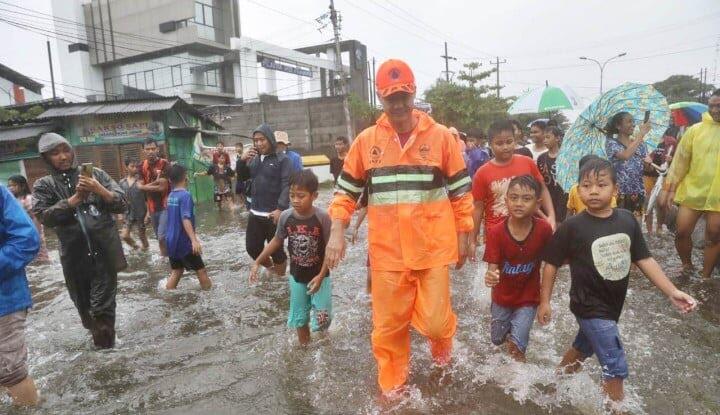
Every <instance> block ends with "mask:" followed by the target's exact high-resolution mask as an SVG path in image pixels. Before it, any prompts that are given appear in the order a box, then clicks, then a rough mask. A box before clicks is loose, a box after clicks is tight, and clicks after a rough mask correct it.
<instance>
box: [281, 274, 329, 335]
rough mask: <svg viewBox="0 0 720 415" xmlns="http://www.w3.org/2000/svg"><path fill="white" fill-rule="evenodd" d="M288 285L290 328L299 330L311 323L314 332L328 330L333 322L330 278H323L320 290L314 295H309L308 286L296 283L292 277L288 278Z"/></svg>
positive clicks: (288, 323) (288, 322)
mask: <svg viewBox="0 0 720 415" xmlns="http://www.w3.org/2000/svg"><path fill="white" fill-rule="evenodd" d="M288 285H289V286H290V312H289V313H288V321H287V325H288V327H290V328H295V329H298V328H300V327H305V326H307V325H308V323H310V329H311V330H312V331H321V330H327V328H328V327H330V321H331V320H332V283H331V282H330V276H329V275H328V276H327V277H325V278H323V282H322V284H320V289H319V290H318V291H317V292H316V293H315V294H313V295H309V294H308V293H307V290H308V287H307V284H303V283H299V282H296V281H295V278H294V277H293V276H292V275H290V276H288ZM311 313H312V315H311ZM311 317H312V318H311Z"/></svg>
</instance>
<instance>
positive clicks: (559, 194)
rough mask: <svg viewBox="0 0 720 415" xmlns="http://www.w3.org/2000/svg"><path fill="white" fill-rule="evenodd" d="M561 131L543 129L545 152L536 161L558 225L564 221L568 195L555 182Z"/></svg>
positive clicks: (557, 129) (551, 128) (554, 128)
mask: <svg viewBox="0 0 720 415" xmlns="http://www.w3.org/2000/svg"><path fill="white" fill-rule="evenodd" d="M562 135H563V133H562V130H561V129H560V128H558V127H555V126H549V127H547V128H546V129H545V147H547V149H548V150H547V151H546V152H544V153H542V154H540V156H538V159H537V165H538V168H539V169H540V173H542V175H543V179H545V185H546V186H547V188H548V192H550V197H551V198H552V204H553V209H554V210H555V219H556V220H557V222H558V223H560V222H562V221H564V220H565V215H566V213H567V201H568V195H567V193H565V190H563V188H562V187H561V186H560V183H558V182H557V174H556V169H555V162H556V161H557V157H558V154H559V153H560V142H561V141H562Z"/></svg>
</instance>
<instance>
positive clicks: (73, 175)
mask: <svg viewBox="0 0 720 415" xmlns="http://www.w3.org/2000/svg"><path fill="white" fill-rule="evenodd" d="M38 153H40V156H41V157H42V158H43V160H45V162H46V163H47V165H48V173H50V174H49V175H47V176H45V177H42V178H40V179H38V180H37V181H36V182H35V185H34V186H33V207H32V211H33V213H34V214H35V215H36V216H37V217H38V219H39V220H40V221H41V222H42V224H43V225H45V226H46V227H48V228H53V229H55V232H56V233H57V237H58V241H59V242H60V247H59V250H60V262H61V263H62V269H63V275H64V276H65V285H66V286H67V290H68V293H69V294H70V298H71V299H72V301H73V303H74V304H75V307H76V308H77V310H78V313H79V314H80V319H81V320H82V324H83V326H84V327H85V328H86V329H88V330H90V333H91V334H92V337H93V342H94V343H95V346H97V347H99V348H103V349H107V348H112V347H113V346H114V344H115V294H116V293H117V273H118V271H121V270H123V269H125V267H126V266H127V263H126V262H125V255H124V254H123V250H122V245H121V243H120V236H119V235H118V231H117V227H116V226H115V220H114V219H113V214H119V213H124V212H125V209H126V207H127V204H126V201H125V193H124V192H123V191H122V189H121V188H120V186H119V185H118V184H117V183H115V181H114V180H113V179H112V178H111V177H110V175H108V174H107V173H106V172H104V171H103V170H100V169H98V168H94V169H92V171H90V174H89V175H87V174H85V175H81V174H80V172H79V171H78V166H77V162H76V159H75V152H74V151H73V148H72V146H70V143H69V142H68V141H67V140H66V139H65V138H64V137H63V136H61V135H59V134H55V133H46V134H43V135H42V136H41V137H40V141H39V142H38ZM88 167H91V166H88ZM88 170H89V169H88Z"/></svg>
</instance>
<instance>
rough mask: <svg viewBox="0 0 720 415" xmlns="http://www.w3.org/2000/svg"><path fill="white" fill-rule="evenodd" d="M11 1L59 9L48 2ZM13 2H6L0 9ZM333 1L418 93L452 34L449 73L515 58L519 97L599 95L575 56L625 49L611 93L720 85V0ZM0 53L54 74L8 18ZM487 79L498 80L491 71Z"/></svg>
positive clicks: (256, 14)
mask: <svg viewBox="0 0 720 415" xmlns="http://www.w3.org/2000/svg"><path fill="white" fill-rule="evenodd" d="M4 1H6V2H9V3H14V4H18V5H22V6H24V7H28V8H32V9H34V10H37V11H40V12H44V13H50V0H4ZM239 2H240V8H241V21H242V23H241V30H242V34H243V35H246V36H250V37H252V38H257V39H261V40H266V41H269V42H272V43H275V44H278V45H281V46H285V47H288V48H295V47H300V46H306V45H311V44H317V43H321V42H325V41H328V40H329V39H330V38H331V37H332V30H331V28H330V27H328V28H326V29H324V30H323V31H322V32H319V31H318V30H317V29H318V27H319V24H317V23H316V22H315V21H314V20H315V18H317V17H319V16H320V15H322V14H323V13H325V12H326V11H327V6H328V1H326V0H301V1H297V0H292V1H291V0H272V1H269V0H239ZM438 4H442V5H443V8H438V7H437V5H438ZM7 7H8V6H6V5H3V4H2V2H0V9H2V8H7ZM336 7H337V9H338V10H339V11H340V13H341V15H342V19H343V20H342V37H343V39H356V40H359V41H360V42H362V43H364V44H365V45H366V46H367V47H368V56H369V57H370V58H372V57H375V58H376V59H377V60H378V61H382V60H384V59H387V58H390V57H393V58H402V59H405V60H406V61H408V63H410V65H411V66H412V68H413V69H414V71H415V74H416V77H417V81H418V86H419V90H420V91H423V90H425V89H426V88H427V87H428V86H430V85H431V84H432V83H433V82H434V81H435V79H436V78H437V77H439V76H441V72H442V71H443V70H444V61H443V59H441V58H440V55H442V54H443V42H444V41H447V42H448V47H449V54H450V55H451V56H455V57H457V58H458V60H457V61H452V62H451V64H450V70H451V71H455V72H457V71H458V70H460V69H461V68H462V64H463V63H466V62H471V61H480V62H482V68H484V69H485V68H489V67H490V64H489V61H490V59H495V56H500V60H501V61H502V60H506V61H507V63H504V64H502V65H501V66H500V83H501V84H502V85H505V86H506V88H505V89H503V90H502V94H503V95H517V94H520V93H521V92H523V91H524V90H526V89H528V88H532V87H536V86H540V85H542V84H544V83H545V81H546V80H547V81H548V82H549V83H550V84H554V85H567V86H570V87H571V88H573V89H574V90H575V91H576V92H577V93H578V95H580V96H582V97H583V98H585V99H588V100H589V99H592V98H593V97H594V96H595V95H596V94H597V93H598V89H599V77H600V76H599V69H598V67H597V65H596V64H594V63H588V62H586V61H581V60H579V59H578V57H579V56H588V57H591V58H596V59H598V60H601V61H602V60H605V59H607V58H609V57H612V56H615V55H617V54H619V53H621V52H627V56H626V57H624V58H622V59H619V60H618V61H614V62H612V63H610V64H608V66H607V67H606V70H605V77H604V82H605V89H606V90H607V89H609V88H611V87H613V86H616V85H618V84H620V83H622V82H624V81H636V82H645V83H652V82H655V81H659V80H662V79H665V78H667V77H668V76H670V75H673V74H687V75H697V74H698V73H699V71H700V69H701V68H704V67H706V68H708V79H709V81H710V82H711V83H714V84H715V85H718V84H720V79H719V78H718V77H719V76H720V74H718V73H717V72H718V65H719V64H720V62H718V60H719V59H720V57H719V56H718V55H719V52H718V48H717V44H718V41H719V40H720V1H718V0H689V1H683V2H680V1H657V0H632V1H627V0H622V1H618V0H583V1H574V2H571V1H566V0H544V1H531V0H501V1H487V0H486V1H453V0H446V1H443V2H438V1H432V0H396V1H389V0H337V1H336ZM0 12H1V10H0ZM51 40H52V39H51ZM61 46H62V47H66V45H61ZM0 61H1V62H2V63H4V64H6V65H8V66H10V67H11V68H13V69H15V70H17V71H19V72H21V73H24V74H27V75H28V76H31V77H35V78H39V79H43V80H49V79H50V76H49V71H48V65H47V55H46V49H45V37H44V36H41V35H37V34H33V33H29V32H25V31H23V30H21V29H18V28H14V27H11V26H9V25H7V24H6V23H4V22H2V21H0ZM56 71H57V65H56ZM58 77H59V76H58ZM488 82H492V83H494V82H495V79H494V75H493V78H492V80H491V81H488ZM44 83H46V84H48V86H49V83H47V82H44ZM69 91H71V92H76V93H77V92H79V91H77V90H74V91H73V90H72V89H71V90H69ZM44 93H45V95H48V94H49V93H50V88H49V87H48V88H46V89H45V90H44ZM68 98H70V99H71V100H76V99H75V98H74V97H73V96H68Z"/></svg>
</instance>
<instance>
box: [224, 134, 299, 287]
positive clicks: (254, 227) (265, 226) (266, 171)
mask: <svg viewBox="0 0 720 415" xmlns="http://www.w3.org/2000/svg"><path fill="white" fill-rule="evenodd" d="M252 136H253V144H254V145H253V147H250V148H248V149H247V150H245V152H243V155H242V156H241V157H240V160H239V161H238V163H237V168H236V172H235V173H236V174H237V179H238V180H247V179H252V186H251V190H250V194H248V196H249V198H250V199H251V202H250V215H249V217H248V224H247V231H246V232H245V249H246V250H247V253H248V254H250V256H251V257H252V259H256V258H257V257H258V256H260V253H261V252H262V251H263V249H264V248H265V244H266V243H268V242H270V241H271V240H272V238H273V237H275V230H276V226H277V222H278V219H279V218H280V213H282V211H284V210H286V209H287V208H289V207H290V196H289V194H290V188H289V182H290V174H291V173H292V169H293V166H292V161H291V160H290V159H289V158H288V157H287V156H286V155H285V154H283V153H281V152H280V151H278V149H277V141H276V140H275V133H274V132H273V130H272V128H270V126H269V125H267V124H262V125H260V126H259V127H258V128H256V129H255V131H253V134H252ZM262 265H263V266H264V267H265V268H268V269H272V270H273V271H274V272H275V273H276V274H277V275H280V276H282V275H285V272H286V270H287V255H286V254H285V252H284V250H282V249H278V250H277V251H275V253H274V254H273V255H272V256H271V257H270V259H268V260H267V261H266V262H265V263H263V264H262Z"/></svg>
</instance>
